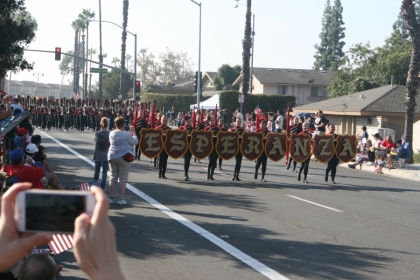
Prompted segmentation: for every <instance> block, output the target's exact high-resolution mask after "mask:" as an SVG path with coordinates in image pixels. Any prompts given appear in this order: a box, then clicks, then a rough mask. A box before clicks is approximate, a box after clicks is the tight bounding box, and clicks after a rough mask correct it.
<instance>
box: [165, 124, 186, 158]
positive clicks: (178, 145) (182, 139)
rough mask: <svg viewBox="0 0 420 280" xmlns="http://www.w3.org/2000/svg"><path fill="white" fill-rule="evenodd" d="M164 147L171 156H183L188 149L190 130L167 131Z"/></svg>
mask: <svg viewBox="0 0 420 280" xmlns="http://www.w3.org/2000/svg"><path fill="white" fill-rule="evenodd" d="M164 148H165V151H166V153H167V154H168V155H169V156H170V157H171V158H173V159H178V158H180V157H182V156H183V155H184V154H185V153H186V152H187V151H188V132H187V131H186V130H168V131H166V140H165V144H164Z"/></svg>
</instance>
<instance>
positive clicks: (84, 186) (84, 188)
mask: <svg viewBox="0 0 420 280" xmlns="http://www.w3.org/2000/svg"><path fill="white" fill-rule="evenodd" d="M79 187H80V190H81V191H85V192H88V191H89V190H90V184H89V183H83V184H80V186H79Z"/></svg>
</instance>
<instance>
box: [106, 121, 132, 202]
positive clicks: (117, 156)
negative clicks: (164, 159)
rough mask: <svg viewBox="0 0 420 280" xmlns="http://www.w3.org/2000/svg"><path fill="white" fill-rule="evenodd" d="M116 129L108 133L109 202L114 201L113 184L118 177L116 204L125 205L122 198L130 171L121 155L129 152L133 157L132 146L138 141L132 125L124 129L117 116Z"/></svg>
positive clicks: (114, 184)
mask: <svg viewBox="0 0 420 280" xmlns="http://www.w3.org/2000/svg"><path fill="white" fill-rule="evenodd" d="M115 126H116V129H115V130H113V131H111V133H110V134H109V141H110V144H111V145H110V148H109V151H108V161H109V169H110V171H111V176H110V183H109V203H114V202H115V201H114V194H115V186H116V184H117V181H118V179H119V182H120V189H119V200H118V201H117V204H118V205H125V204H127V202H126V201H125V200H124V192H125V186H126V184H127V181H128V173H129V171H130V162H128V161H126V160H125V159H124V158H123V156H125V155H126V154H131V155H132V156H133V158H134V149H133V146H134V145H136V144H137V142H138V141H139V140H138V139H137V136H136V135H135V130H134V127H133V126H130V132H131V134H130V133H129V132H127V131H125V130H124V119H123V118H120V117H117V118H116V119H115Z"/></svg>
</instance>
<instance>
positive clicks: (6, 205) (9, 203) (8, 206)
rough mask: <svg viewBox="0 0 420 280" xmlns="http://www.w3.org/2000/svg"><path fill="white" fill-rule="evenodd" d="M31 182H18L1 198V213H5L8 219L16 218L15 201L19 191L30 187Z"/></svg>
mask: <svg viewBox="0 0 420 280" xmlns="http://www.w3.org/2000/svg"><path fill="white" fill-rule="evenodd" d="M31 186H32V184H31V183H17V184H14V185H13V186H12V187H11V188H10V189H9V190H8V191H7V192H6V194H4V195H3V196H2V198H1V201H2V202H1V213H2V214H4V215H5V217H6V220H7V221H10V220H11V219H14V213H15V211H14V209H13V203H14V201H15V199H16V196H17V194H18V192H20V191H23V190H27V189H30V188H31Z"/></svg>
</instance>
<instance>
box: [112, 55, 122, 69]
mask: <svg viewBox="0 0 420 280" xmlns="http://www.w3.org/2000/svg"><path fill="white" fill-rule="evenodd" d="M118 62H120V60H119V59H118V57H113V58H112V61H111V63H112V64H114V66H115V67H117V64H118Z"/></svg>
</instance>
